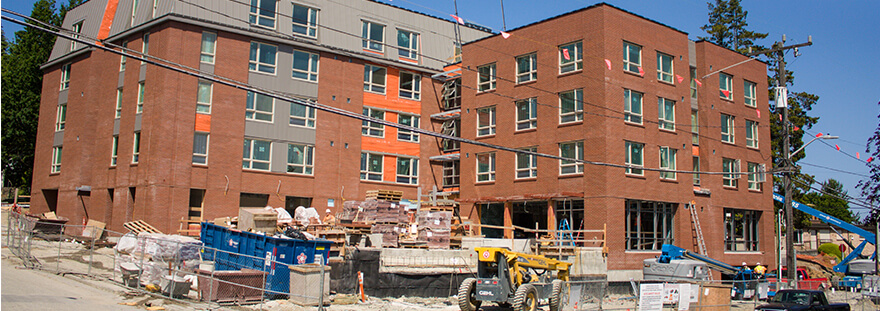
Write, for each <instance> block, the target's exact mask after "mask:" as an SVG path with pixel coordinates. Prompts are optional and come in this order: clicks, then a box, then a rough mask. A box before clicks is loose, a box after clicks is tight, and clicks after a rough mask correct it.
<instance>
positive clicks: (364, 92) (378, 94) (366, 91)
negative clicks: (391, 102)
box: [364, 90, 385, 95]
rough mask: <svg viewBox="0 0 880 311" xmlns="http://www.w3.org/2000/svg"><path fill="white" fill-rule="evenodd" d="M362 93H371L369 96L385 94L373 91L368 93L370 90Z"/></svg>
mask: <svg viewBox="0 0 880 311" xmlns="http://www.w3.org/2000/svg"><path fill="white" fill-rule="evenodd" d="M364 93H371V94H378V95H385V92H382V93H379V92H374V91H370V90H364Z"/></svg>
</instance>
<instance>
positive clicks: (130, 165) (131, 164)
mask: <svg viewBox="0 0 880 311" xmlns="http://www.w3.org/2000/svg"><path fill="white" fill-rule="evenodd" d="M128 166H129V167H132V166H138V163H137V162H136V163H129V164H128Z"/></svg>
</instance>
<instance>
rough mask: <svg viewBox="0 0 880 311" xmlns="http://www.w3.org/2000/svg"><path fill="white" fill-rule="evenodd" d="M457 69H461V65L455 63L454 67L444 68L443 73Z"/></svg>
mask: <svg viewBox="0 0 880 311" xmlns="http://www.w3.org/2000/svg"><path fill="white" fill-rule="evenodd" d="M455 69H461V63H455V64H452V65H447V66H445V67H443V71H450V70H455Z"/></svg>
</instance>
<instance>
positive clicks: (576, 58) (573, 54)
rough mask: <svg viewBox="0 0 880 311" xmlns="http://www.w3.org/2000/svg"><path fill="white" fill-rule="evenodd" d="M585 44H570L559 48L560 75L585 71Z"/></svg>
mask: <svg viewBox="0 0 880 311" xmlns="http://www.w3.org/2000/svg"><path fill="white" fill-rule="evenodd" d="M583 46H584V44H583V42H580V41H578V42H574V43H569V44H566V45H563V46H560V47H559V73H560V74H562V73H567V72H572V71H577V70H581V69H584V51H583V49H584V48H583Z"/></svg>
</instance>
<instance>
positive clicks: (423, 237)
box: [416, 210, 452, 249]
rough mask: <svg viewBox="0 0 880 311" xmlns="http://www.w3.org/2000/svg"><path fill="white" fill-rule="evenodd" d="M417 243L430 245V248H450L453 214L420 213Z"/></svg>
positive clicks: (423, 211)
mask: <svg viewBox="0 0 880 311" xmlns="http://www.w3.org/2000/svg"><path fill="white" fill-rule="evenodd" d="M417 218H418V230H419V235H418V237H417V238H416V239H417V241H423V242H427V243H428V248H439V249H448V248H449V238H450V236H451V234H450V229H451V226H452V212H432V211H425V210H422V211H419V213H418V217H417Z"/></svg>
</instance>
